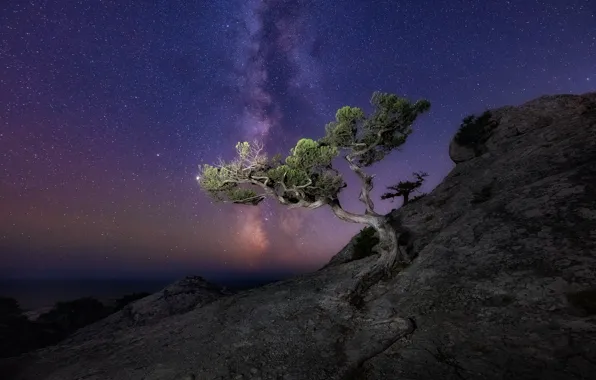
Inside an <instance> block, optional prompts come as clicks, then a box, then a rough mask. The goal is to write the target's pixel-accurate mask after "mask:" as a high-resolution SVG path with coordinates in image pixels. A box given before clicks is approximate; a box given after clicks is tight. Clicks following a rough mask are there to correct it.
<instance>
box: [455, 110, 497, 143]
mask: <svg viewBox="0 0 596 380" xmlns="http://www.w3.org/2000/svg"><path fill="white" fill-rule="evenodd" d="M491 117H492V114H491V113H490V111H485V112H484V113H483V114H482V115H480V116H478V117H476V116H474V115H469V116H466V117H465V118H464V119H463V121H462V123H461V125H460V127H459V130H458V131H457V133H456V134H455V142H457V143H458V144H460V145H463V146H469V147H475V148H476V146H477V145H478V144H482V143H484V142H485V141H486V140H488V138H489V137H490V134H491V132H492V130H493V129H494V128H495V127H496V126H497V123H495V122H493V121H491ZM477 153H478V152H477Z"/></svg>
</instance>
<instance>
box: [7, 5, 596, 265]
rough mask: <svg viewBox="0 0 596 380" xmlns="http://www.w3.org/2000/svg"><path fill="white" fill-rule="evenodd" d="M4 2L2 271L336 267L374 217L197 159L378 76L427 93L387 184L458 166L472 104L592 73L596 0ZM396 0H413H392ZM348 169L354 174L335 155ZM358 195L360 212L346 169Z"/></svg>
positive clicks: (388, 84) (567, 88)
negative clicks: (310, 204)
mask: <svg viewBox="0 0 596 380" xmlns="http://www.w3.org/2000/svg"><path fill="white" fill-rule="evenodd" d="M176 3H177V4H178V3H180V4H185V5H181V6H174V5H173V4H174V2H170V1H151V2H149V1H127V0H123V1H101V2H100V1H81V2H75V1H64V0H57V1H54V2H45V1H4V2H2V3H1V4H0V276H2V277H4V276H13V277H52V276H66V277H69V276H70V277H89V276H96V277H102V276H114V277H120V276H133V275H134V276H143V277H155V276H170V275H171V276H179V275H185V274H202V275H207V276H209V275H210V274H211V275H212V274H213V273H220V274H221V273H228V274H229V273H236V272H251V273H265V272H272V271H290V272H292V271H293V272H300V271H305V270H311V269H315V268H317V267H319V266H321V265H323V264H324V263H325V262H326V261H327V260H328V259H329V258H330V257H331V256H332V255H333V254H335V253H336V252H337V251H338V250H339V249H341V247H342V246H343V245H344V244H345V243H347V241H348V240H349V239H350V237H351V236H353V235H354V234H355V233H356V232H357V231H358V230H359V229H360V228H361V226H358V225H352V224H348V223H345V222H341V221H339V220H337V219H335V217H334V216H333V215H332V213H331V212H330V210H328V209H319V210H315V211H306V210H286V209H285V208H283V207H281V206H279V205H277V204H276V203H275V202H274V201H267V202H265V203H264V204H262V205H260V206H258V207H250V206H239V205H231V204H213V203H212V202H211V201H210V199H208V198H207V196H206V195H204V194H203V193H202V192H201V191H200V189H199V187H198V185H197V182H196V179H195V178H196V175H197V174H198V165H199V164H201V163H213V162H214V161H215V160H216V159H217V157H218V156H221V157H223V158H227V159H229V158H231V157H232V155H233V154H234V145H235V144H236V142H237V141H239V140H252V139H254V138H258V139H262V140H263V141H264V142H265V144H266V147H267V150H268V152H270V153H277V152H281V153H284V154H287V153H288V151H289V149H290V148H291V147H292V146H293V145H294V144H295V142H296V141H297V139H299V138H300V137H311V138H319V137H321V136H322V135H323V133H324V125H325V124H326V123H327V122H329V121H331V120H332V119H333V118H334V115H335V111H336V110H337V109H338V108H339V107H341V106H344V105H353V106H362V107H364V108H365V109H366V110H368V109H369V107H368V104H369V103H368V102H369V99H370V96H371V94H372V92H373V91H377V90H380V91H384V92H393V93H396V94H399V95H403V96H407V97H409V98H411V99H418V98H421V97H423V98H427V99H429V100H430V101H431V103H432V107H431V111H430V112H429V113H427V114H426V115H424V116H423V117H422V118H420V119H419V121H418V122H417V123H416V124H415V126H414V130H415V132H414V134H413V135H412V136H411V137H410V139H409V140H408V142H407V144H406V145H405V146H404V149H403V151H402V152H396V153H395V154H393V155H391V156H390V157H389V158H387V159H386V160H385V161H384V162H382V163H381V164H379V165H377V166H375V167H373V170H372V172H374V173H376V174H377V177H376V187H375V191H374V192H373V195H374V196H375V201H376V204H377V209H378V210H379V211H383V212H385V211H389V210H390V209H392V208H394V207H397V206H399V203H398V202H395V203H391V202H390V201H381V200H380V199H379V196H380V194H381V193H383V192H384V190H385V186H388V185H391V184H393V183H396V182H397V181H399V180H402V179H407V178H408V177H409V175H410V173H411V172H413V171H418V170H423V171H426V172H428V173H429V178H428V181H427V185H426V187H425V189H424V190H425V191H427V190H430V189H432V188H433V187H434V186H436V185H437V184H438V183H439V182H440V181H441V180H442V178H443V177H444V176H445V175H446V174H447V173H448V172H449V170H450V169H451V168H452V167H453V164H452V163H451V161H450V159H449V156H448V154H447V146H448V143H449V140H450V139H451V137H452V136H453V134H454V133H455V131H456V130H457V128H458V126H459V123H460V122H461V119H462V118H463V117H464V116H465V115H467V114H470V113H476V112H480V111H483V110H484V109H486V108H493V107H496V106H501V105H506V104H519V103H521V102H523V101H526V100H530V99H532V98H534V97H537V96H540V95H543V94H554V93H582V92H587V91H593V90H595V89H596V64H595V62H596V17H595V10H596V9H595V8H596V3H594V2H593V1H591V0H567V1H560V0H545V1H534V0H524V1H498V2H497V1H492V2H490V1H486V2H479V1H472V0H449V1H446V0H422V1H402V2H396V1H393V0H375V1H372V2H371V1H369V0H343V1H339V0H338V1H318V2H314V1H289V0H277V1H274V0H226V1H223V0H222V1H217V0H214V1H192V2H191V1H188V2H184V1H183V2H176ZM397 4H400V5H397ZM339 167H340V168H341V170H342V171H343V172H346V170H345V169H346V167H345V165H343V163H341V162H340V164H339ZM346 176H347V179H348V184H349V187H348V188H347V189H345V191H344V192H343V193H342V196H341V200H342V202H343V204H344V205H345V206H346V207H347V208H348V209H350V210H352V211H362V210H363V207H362V205H361V204H360V203H359V202H358V201H357V200H356V198H357V194H358V191H359V189H358V186H357V185H358V183H357V181H356V180H355V178H354V176H353V175H351V173H347V172H346Z"/></svg>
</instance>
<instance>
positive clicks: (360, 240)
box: [353, 227, 379, 260]
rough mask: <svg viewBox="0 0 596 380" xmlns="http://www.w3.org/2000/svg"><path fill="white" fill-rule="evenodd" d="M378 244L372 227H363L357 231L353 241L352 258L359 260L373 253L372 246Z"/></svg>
mask: <svg viewBox="0 0 596 380" xmlns="http://www.w3.org/2000/svg"><path fill="white" fill-rule="evenodd" d="M377 244H379V238H378V237H377V234H376V231H375V229H374V228H372V227H365V228H363V229H362V230H360V232H359V233H358V236H357V237H356V240H355V243H354V256H353V257H354V259H355V260H359V259H363V258H365V257H368V256H370V255H372V254H374V251H373V248H374V247H375V246H376V245H377Z"/></svg>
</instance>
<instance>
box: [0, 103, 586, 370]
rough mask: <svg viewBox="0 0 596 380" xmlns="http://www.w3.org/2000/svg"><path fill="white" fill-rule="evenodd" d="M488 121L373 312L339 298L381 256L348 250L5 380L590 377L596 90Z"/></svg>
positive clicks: (414, 214) (415, 231) (49, 354)
mask: <svg viewBox="0 0 596 380" xmlns="http://www.w3.org/2000/svg"><path fill="white" fill-rule="evenodd" d="M491 122H492V123H493V124H494V128H493V129H491V130H490V133H488V134H487V135H486V136H484V138H482V139H479V140H478V141H477V143H476V146H470V145H467V146H462V145H461V144H458V143H456V142H455V141H454V142H452V144H451V146H450V155H451V157H452V159H453V160H454V162H456V163H457V165H456V167H455V168H454V169H453V171H452V172H451V173H450V174H449V175H448V176H447V177H446V178H445V180H444V181H443V182H442V183H441V184H440V185H439V186H438V187H437V188H436V189H435V190H434V191H432V192H431V193H430V194H429V195H427V196H426V197H424V198H422V199H420V200H418V201H416V202H413V203H411V204H409V205H407V206H406V207H403V208H402V209H400V210H397V211H394V212H393V214H394V216H395V218H396V219H399V220H401V221H402V222H403V223H404V225H405V226H406V227H407V228H408V229H409V231H410V233H411V236H412V240H411V249H412V251H413V253H414V255H415V256H416V259H415V260H414V262H413V263H412V264H411V265H410V266H409V267H408V268H405V269H403V270H401V271H400V272H398V273H396V274H395V275H394V276H393V278H391V279H389V280H387V281H384V282H381V283H379V284H378V285H376V286H375V287H373V288H372V289H371V291H370V292H369V294H368V295H367V297H366V303H365V306H364V307H363V308H360V309H356V308H354V307H352V306H351V305H348V304H346V303H344V302H343V301H342V298H340V297H339V296H340V295H342V294H343V293H344V292H345V290H346V289H348V287H349V285H351V283H352V281H353V275H354V274H356V273H358V272H359V271H360V270H361V268H362V267H363V266H365V265H371V263H372V262H373V261H374V260H375V257H374V256H371V257H366V258H364V259H360V260H352V257H351V253H350V245H348V246H347V247H346V249H344V250H343V251H342V253H341V256H338V257H336V258H335V259H334V260H333V261H332V263H330V265H328V266H326V267H325V268H324V269H322V270H320V271H317V272H315V273H311V274H307V275H303V276H299V277H297V278H295V279H292V280H288V281H283V282H279V283H275V284H271V285H267V286H264V287H261V288H258V289H253V290H250V291H247V292H242V293H239V294H236V295H230V296H225V297H221V298H216V297H214V298H213V299H210V300H209V301H208V302H206V303H201V304H199V305H198V306H196V307H193V308H192V309H190V307H184V308H183V310H182V311H183V312H184V313H183V314H177V315H172V316H166V315H165V314H160V313H161V312H160V313H158V314H159V318H157V319H153V320H152V322H151V323H141V324H139V323H136V324H134V323H130V324H129V325H127V326H125V327H121V328H118V329H111V330H110V329H109V328H106V322H105V321H103V322H100V323H98V324H95V325H92V326H89V327H88V328H85V329H84V330H83V331H81V332H79V333H77V334H76V335H75V336H73V337H72V338H70V339H68V340H66V341H64V342H62V344H60V345H59V346H56V347H52V348H48V349H44V350H42V351H39V352H36V353H32V354H28V355H24V356H22V357H20V358H15V359H11V360H4V361H3V362H2V364H0V366H1V368H0V371H1V372H0V373H3V374H5V376H4V377H2V378H3V379H4V378H7V379H15V380H16V379H20V380H34V379H35V380H41V379H48V380H50V379H52V380H58V379H60V380H68V379H73V380H74V379H86V380H91V379H145V380H153V379H154V380H158V379H159V380H174V379H263V380H264V379H296V380H302V379H304V380H318V379H321V380H322V379H375V380H376V379H379V380H380V379H402V380H405V379H411V380H413V379H451V378H453V379H574V378H576V379H588V378H593V376H594V373H596V273H595V272H596V93H591V94H584V95H578V96H575V95H559V96H549V97H541V98H539V99H536V100H533V101H531V102H528V103H526V104H523V105H521V106H519V107H504V108H500V109H496V110H493V111H492V116H491ZM147 307H148V308H149V309H151V308H152V307H151V306H150V305H147ZM188 309H190V310H188ZM160 310H161V309H160ZM149 314H151V315H153V314H152V313H149ZM166 314H167V313H166ZM123 318H124V317H123ZM150 319H151V318H150ZM102 323H103V324H102ZM106 331H107V332H106Z"/></svg>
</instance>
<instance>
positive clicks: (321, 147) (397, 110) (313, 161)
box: [197, 92, 430, 207]
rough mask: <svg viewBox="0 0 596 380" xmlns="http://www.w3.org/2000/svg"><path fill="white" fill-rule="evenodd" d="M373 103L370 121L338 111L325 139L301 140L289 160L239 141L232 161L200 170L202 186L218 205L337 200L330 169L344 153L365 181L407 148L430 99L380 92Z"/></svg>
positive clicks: (338, 180) (339, 181)
mask: <svg viewBox="0 0 596 380" xmlns="http://www.w3.org/2000/svg"><path fill="white" fill-rule="evenodd" d="M371 104H372V105H373V107H374V109H373V112H372V113H371V114H370V115H369V116H366V115H365V113H364V111H363V110H362V109H360V108H358V107H349V106H346V107H342V108H340V109H339V110H338V111H337V113H336V115H335V121H333V122H331V123H329V124H327V125H326V127H325V130H326V135H325V137H323V138H322V139H320V140H318V141H316V140H313V139H309V138H303V139H300V140H299V141H298V142H297V143H296V146H295V147H294V148H292V149H291V150H290V154H289V155H288V156H287V157H285V159H282V157H281V156H276V157H274V158H272V159H268V158H267V157H266V155H265V154H263V153H262V152H263V148H262V146H260V145H259V144H257V143H249V142H239V143H238V144H237V145H236V153H237V156H236V158H235V159H234V160H232V161H230V162H224V163H220V164H218V165H208V164H206V165H203V166H202V167H201V173H200V175H199V177H197V179H198V181H199V185H200V186H201V188H202V189H203V190H204V191H205V192H206V193H208V194H209V195H210V196H212V197H213V198H214V199H215V200H216V201H224V202H233V203H242V204H250V205H256V204H259V203H260V202H261V201H262V200H263V199H265V197H266V196H272V197H274V198H277V199H278V200H279V201H280V202H281V203H282V204H286V205H298V206H305V207H310V206H312V207H319V206H320V205H323V204H326V203H329V202H331V201H333V200H336V199H337V197H338V194H339V192H340V191H341V189H342V188H344V187H345V186H346V184H345V182H344V180H343V177H342V176H341V174H339V172H338V171H337V170H335V169H334V168H333V165H332V164H333V160H334V159H335V158H336V157H337V156H338V155H339V154H340V153H345V155H346V156H345V157H346V158H347V159H348V161H349V162H350V168H351V169H352V170H355V171H356V172H358V173H359V176H360V177H361V178H366V175H365V174H362V173H363V172H361V168H362V167H364V166H369V165H372V164H373V163H375V162H377V161H379V160H381V159H383V158H384V157H385V156H386V155H387V154H388V153H389V152H390V151H391V150H393V149H395V148H398V147H399V146H401V145H402V144H403V143H405V141H406V138H407V136H408V135H409V134H410V133H412V129H411V125H412V123H413V122H414V121H415V119H416V118H417V116H418V115H420V114H421V113H423V112H425V111H427V110H428V109H429V107H430V103H429V102H428V101H426V100H420V101H417V102H415V103H412V102H410V101H408V100H407V99H405V98H401V97H398V96H396V95H393V94H387V93H380V92H376V93H374V94H373V96H372V99H371Z"/></svg>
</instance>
